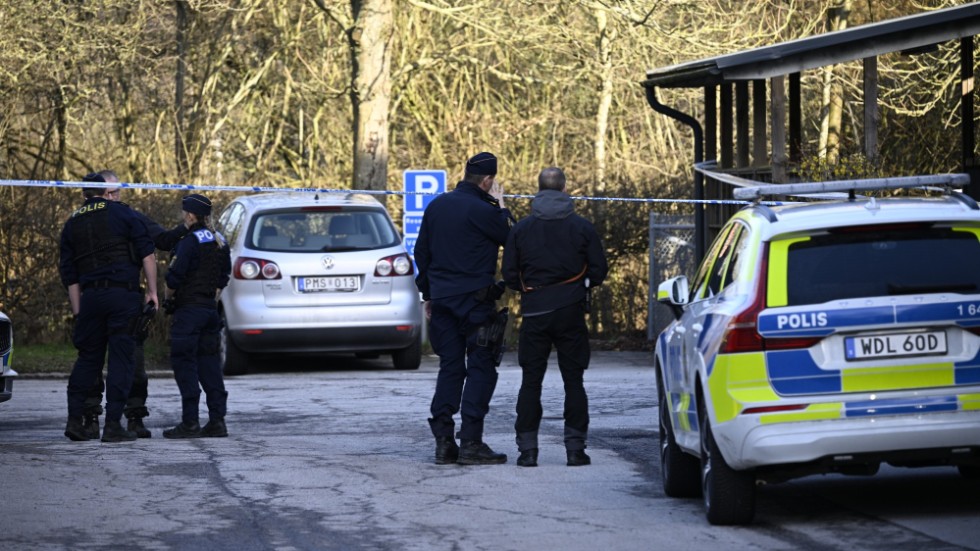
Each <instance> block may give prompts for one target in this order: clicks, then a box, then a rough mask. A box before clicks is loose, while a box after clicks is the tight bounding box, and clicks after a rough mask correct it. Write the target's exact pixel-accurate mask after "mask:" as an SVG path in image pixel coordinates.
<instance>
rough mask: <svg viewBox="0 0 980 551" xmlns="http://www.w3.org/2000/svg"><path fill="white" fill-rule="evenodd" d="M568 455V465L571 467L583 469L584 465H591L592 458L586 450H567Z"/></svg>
mask: <svg viewBox="0 0 980 551" xmlns="http://www.w3.org/2000/svg"><path fill="white" fill-rule="evenodd" d="M566 455H568V463H566V465H568V466H569V467H581V466H582V465H591V464H592V458H591V457H589V456H588V455H587V454H586V453H585V450H567V451H566Z"/></svg>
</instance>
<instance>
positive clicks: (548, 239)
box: [501, 167, 608, 467]
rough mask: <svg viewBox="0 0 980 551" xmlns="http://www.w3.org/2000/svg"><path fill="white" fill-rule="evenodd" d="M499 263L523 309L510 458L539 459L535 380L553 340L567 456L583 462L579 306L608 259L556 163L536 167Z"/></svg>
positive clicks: (585, 354) (523, 462)
mask: <svg viewBox="0 0 980 551" xmlns="http://www.w3.org/2000/svg"><path fill="white" fill-rule="evenodd" d="M501 269H502V272H503V275H504V281H506V282H507V285H508V286H509V287H510V288H511V289H514V290H516V291H520V292H521V314H522V315H523V320H522V322H521V331H520V340H519V341H518V345H517V346H518V348H517V361H518V363H520V364H521V370H522V371H523V376H522V379H521V390H520V392H519V393H518V396H517V422H516V423H515V425H514V428H515V430H516V432H517V448H518V451H520V456H519V457H518V458H517V464H518V465H519V466H521V467H536V466H537V464H538V428H539V426H540V424H541V416H542V409H541V385H542V383H543V381H544V374H545V371H546V370H547V368H548V356H550V355H551V348H552V346H554V348H555V349H556V350H557V351H558V369H559V370H560V371H561V378H562V382H563V383H564V387H565V408H564V418H565V451H566V455H567V463H566V464H567V465H568V466H570V467H577V466H582V465H588V464H590V463H591V462H592V461H591V459H590V458H589V456H588V454H586V453H585V448H586V439H587V436H588V430H589V402H588V397H587V395H586V393H585V387H584V385H583V382H582V379H583V376H584V374H585V370H586V369H588V367H589V357H590V351H589V329H588V327H587V326H586V324H585V314H586V312H587V309H588V302H587V300H588V299H587V297H588V293H589V289H590V288H591V287H595V286H596V285H599V284H601V283H602V282H603V280H605V278H606V273H607V272H608V265H607V263H606V253H605V251H604V250H603V247H602V241H601V240H600V239H599V236H598V234H597V233H596V231H595V228H593V226H592V223H591V222H589V221H588V220H586V219H585V218H583V217H581V216H579V215H577V214H575V208H574V206H573V205H572V199H571V197H569V196H568V194H567V193H565V173H564V172H562V170H561V169H560V168H556V167H551V168H546V169H544V170H542V171H541V174H539V175H538V193H537V195H535V196H534V200H533V201H532V202H531V215H530V216H528V217H527V218H525V219H523V220H521V221H520V222H518V223H517V224H516V225H515V226H514V228H513V229H512V230H511V232H510V236H509V237H508V238H507V245H506V247H505V248H504V258H503V263H502V268H501Z"/></svg>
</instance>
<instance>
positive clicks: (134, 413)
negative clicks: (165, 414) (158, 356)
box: [85, 341, 150, 419]
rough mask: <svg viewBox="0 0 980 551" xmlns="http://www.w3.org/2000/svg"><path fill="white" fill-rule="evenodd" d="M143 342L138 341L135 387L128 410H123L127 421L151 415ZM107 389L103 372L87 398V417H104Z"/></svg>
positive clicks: (130, 393) (134, 377)
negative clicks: (103, 392)
mask: <svg viewBox="0 0 980 551" xmlns="http://www.w3.org/2000/svg"><path fill="white" fill-rule="evenodd" d="M143 344H144V342H143V341H136V352H135V362H136V371H134V373H133V375H134V376H133V385H132V386H131V387H130V389H129V398H127V399H126V408H125V409H123V415H125V416H126V418H127V419H142V418H144V417H146V416H148V415H149V414H150V410H148V409H147V408H146V398H147V397H148V396H149V385H150V379H149V377H148V376H147V375H146V361H145V357H144V353H143ZM104 388H105V382H104V381H103V378H102V372H101V371H100V372H99V378H98V380H97V381H96V383H95V386H93V387H92V390H91V391H89V393H88V396H86V397H85V415H90V416H93V417H98V416H99V415H102V391H103V389H104Z"/></svg>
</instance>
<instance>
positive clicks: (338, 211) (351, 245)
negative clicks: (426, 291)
mask: <svg viewBox="0 0 980 551" xmlns="http://www.w3.org/2000/svg"><path fill="white" fill-rule="evenodd" d="M399 243H401V237H400V235H399V234H398V232H397V231H396V230H395V227H394V225H393V224H392V223H391V220H390V219H389V218H388V217H387V216H386V214H385V213H384V212H383V211H379V210H377V209H360V210H359V209H352V208H339V207H305V208H304V207H300V208H292V209H284V210H276V211H270V212H263V213H259V214H258V215H256V216H255V219H254V221H253V223H252V226H251V229H250V231H249V235H248V246H249V248H252V249H256V250H260V251H290V252H323V251H354V250H367V249H380V248H385V247H392V246H394V245H397V244H399Z"/></svg>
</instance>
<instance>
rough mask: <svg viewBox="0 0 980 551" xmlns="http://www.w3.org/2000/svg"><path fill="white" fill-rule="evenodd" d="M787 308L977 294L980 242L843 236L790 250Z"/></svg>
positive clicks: (950, 237)
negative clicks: (845, 301)
mask: <svg viewBox="0 0 980 551" xmlns="http://www.w3.org/2000/svg"><path fill="white" fill-rule="evenodd" d="M786 284H787V299H788V303H789V305H790V306H794V305H802V304H818V303H823V302H827V301H829V300H839V299H848V298H857V297H877V296H889V295H908V294H920V293H940V292H946V293H977V292H980V241H978V238H977V234H976V233H974V232H973V231H970V230H962V229H961V230H955V229H952V228H935V227H922V226H916V227H906V228H883V229H878V230H871V231H868V230H867V229H866V228H863V229H861V230H860V231H854V230H845V231H836V232H832V233H828V234H825V235H819V236H814V237H812V238H811V239H809V240H805V241H800V242H798V243H793V244H791V245H790V246H789V252H788V258H787V273H786Z"/></svg>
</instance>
